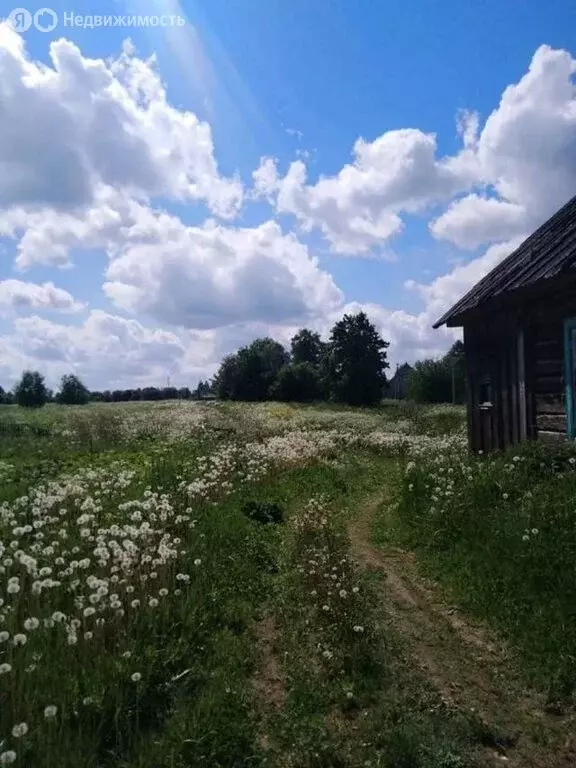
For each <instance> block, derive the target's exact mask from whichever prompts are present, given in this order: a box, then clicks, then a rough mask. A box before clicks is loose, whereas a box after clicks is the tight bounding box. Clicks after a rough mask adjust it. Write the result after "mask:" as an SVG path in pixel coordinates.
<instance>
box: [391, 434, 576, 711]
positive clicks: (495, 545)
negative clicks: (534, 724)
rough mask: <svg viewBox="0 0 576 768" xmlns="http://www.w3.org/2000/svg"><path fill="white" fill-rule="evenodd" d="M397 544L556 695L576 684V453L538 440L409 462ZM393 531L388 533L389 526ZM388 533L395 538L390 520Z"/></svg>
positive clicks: (564, 695)
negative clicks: (494, 451)
mask: <svg viewBox="0 0 576 768" xmlns="http://www.w3.org/2000/svg"><path fill="white" fill-rule="evenodd" d="M400 495H401V500H400V504H399V507H398V510H397V513H396V516H395V521H394V522H395V525H396V539H397V540H400V541H402V542H403V543H405V544H408V545H409V546H411V547H415V548H416V550H417V552H418V554H419V556H420V558H421V559H422V560H423V561H424V562H426V563H427V564H428V566H429V567H430V569H431V570H432V572H433V574H434V576H435V577H436V578H438V579H439V580H440V581H441V582H442V583H444V584H446V585H447V586H449V587H450V590H451V591H452V593H453V594H454V595H455V596H456V597H457V599H458V600H459V602H460V603H461V604H462V605H463V606H464V607H465V608H467V609H468V610H470V611H472V612H474V613H475V614H476V615H478V616H480V617H482V618H483V619H485V620H487V621H488V622H489V623H491V624H492V625H493V626H495V627H497V628H498V629H499V630H500V631H501V632H503V633H504V634H505V635H506V636H507V637H508V638H509V640H510V641H511V643H512V644H514V645H516V646H517V647H518V648H519V649H520V650H521V653H522V655H521V658H522V659H523V662H524V663H523V667H524V672H525V674H526V676H527V677H528V678H530V679H531V680H532V681H535V682H536V683H537V684H538V685H540V686H543V687H545V688H546V689H548V691H549V695H550V697H551V698H552V699H554V700H556V699H558V698H561V699H562V698H564V699H566V698H569V697H570V695H571V694H572V692H573V691H574V689H575V687H576V611H575V610H574V607H575V606H576V570H575V569H574V562H575V557H576V451H575V450H574V448H573V447H572V446H571V445H569V444H566V445H560V446H556V447H551V446H544V445H541V444H534V443H529V444H526V445H524V446H522V447H519V448H516V449H512V450H510V451H508V452H506V453H505V454H500V455H492V456H482V455H480V456H470V455H468V454H467V453H465V452H464V451H461V450H458V451H447V452H440V453H437V454H436V455H424V456H421V457H419V458H416V459H414V460H410V461H408V462H406V463H405V465H404V471H403V476H402V480H401V488H400ZM384 529H385V530H384ZM379 533H380V535H381V536H390V520H389V519H388V520H387V521H385V522H384V521H382V527H381V529H380V532H379Z"/></svg>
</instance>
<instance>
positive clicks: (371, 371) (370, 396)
mask: <svg viewBox="0 0 576 768" xmlns="http://www.w3.org/2000/svg"><path fill="white" fill-rule="evenodd" d="M389 346H390V345H389V343H388V342H387V341H384V339H383V338H382V337H381V336H380V334H379V333H378V331H377V330H376V328H375V326H374V325H373V324H372V323H371V322H370V320H369V319H368V316H367V315H366V314H365V313H364V312H359V313H358V314H356V315H344V317H343V318H342V320H340V321H339V322H337V323H336V324H335V326H334V327H333V328H332V332H331V334H330V342H329V348H328V354H327V357H326V373H327V381H328V386H329V391H330V395H331V397H332V398H333V399H334V400H336V401H339V402H345V403H348V404H349V405H374V404H375V403H378V402H379V401H380V399H381V398H382V390H383V387H384V385H385V384H386V373H385V371H386V368H388V367H389V365H388V362H387V359H386V350H387V349H388V347H389Z"/></svg>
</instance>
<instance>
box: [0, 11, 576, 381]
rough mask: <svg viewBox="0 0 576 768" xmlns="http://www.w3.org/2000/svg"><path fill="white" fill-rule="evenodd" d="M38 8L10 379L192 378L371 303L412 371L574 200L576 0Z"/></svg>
mask: <svg viewBox="0 0 576 768" xmlns="http://www.w3.org/2000/svg"><path fill="white" fill-rule="evenodd" d="M39 8H40V5H37V6H34V5H28V6H27V8H26V9H25V10H27V11H29V19H31V20H32V21H31V23H30V24H29V26H28V28H26V29H25V28H23V27H22V25H21V24H20V21H21V19H22V18H23V17H20V18H19V19H18V20H17V21H15V17H14V16H10V17H9V16H8V14H10V11H11V8H10V7H8V8H7V9H6V10H4V8H3V9H1V10H0V17H1V16H5V17H6V18H7V21H5V22H0V253H1V257H0V266H1V272H0V384H2V385H3V386H4V387H5V388H7V387H10V386H11V385H12V383H13V382H14V380H15V379H16V378H17V377H18V376H19V375H20V373H21V371H22V370H23V369H24V368H29V367H31V368H35V369H38V370H40V371H41V372H43V373H44V374H45V375H46V376H47V379H48V381H49V383H51V384H52V385H53V384H55V383H56V382H57V380H58V378H59V377H60V376H61V375H62V374H63V373H70V372H75V373H77V374H79V375H80V376H81V377H82V378H83V380H84V381H85V382H86V383H87V384H88V386H90V387H91V388H93V389H102V388H118V387H136V386H146V385H156V386H164V385H165V384H166V381H167V378H168V377H170V381H171V383H172V384H173V385H174V386H191V387H192V386H194V385H195V384H196V383H197V382H198V380H199V379H205V378H208V377H210V376H211V375H212V374H213V373H214V371H215V370H216V368H217V367H218V364H219V362H220V360H221V359H222V357H223V356H224V355H226V354H228V353H229V352H232V351H234V350H235V349H237V348H238V347H239V346H242V345H244V344H247V343H248V342H250V341H251V340H252V339H254V338H256V337H258V336H272V337H273V338H275V339H278V340H279V341H281V342H282V343H284V344H286V345H288V343H289V339H290V338H291V336H292V335H293V334H294V332H295V331H296V330H297V329H298V328H300V327H303V326H307V327H309V328H313V329H315V330H318V331H319V332H320V333H322V334H323V335H326V334H327V333H328V331H329V329H330V327H331V326H332V325H333V324H334V322H335V321H336V320H338V319H339V318H340V317H341V316H342V315H343V314H344V313H346V312H356V311H359V310H361V309H362V310H364V311H366V312H367V314H368V315H369V317H370V318H371V319H372V321H373V322H374V324H375V325H376V326H377V327H378V329H379V331H380V333H381V334H382V335H383V336H384V338H385V339H387V340H388V341H389V342H390V348H389V358H390V360H391V363H392V368H393V367H394V366H395V365H396V363H402V362H404V361H409V362H413V361H414V360H416V359H421V358H423V357H435V356H438V355H441V354H442V353H444V352H445V351H446V350H447V349H448V348H449V346H450V345H451V344H452V343H453V341H454V339H455V338H458V335H457V332H456V331H453V330H448V329H440V330H433V329H432V324H433V323H434V321H435V320H437V319H438V318H439V317H440V315H441V314H443V312H444V311H445V310H446V309H448V308H449V306H450V305H451V304H452V303H454V302H455V301H456V300H457V299H458V298H459V297H460V296H461V295H462V294H463V293H464V292H465V291H466V290H467V289H468V288H469V287H471V285H473V284H474V283H475V282H476V281H477V280H478V279H479V278H480V277H482V276H483V275H484V274H485V273H486V272H487V271H488V270H489V269H491V268H492V267H493V266H495V265H496V264H497V263H498V262H499V261H500V260H501V259H502V258H504V257H505V256H506V255H507V254H508V253H510V252H511V250H513V248H514V247H515V246H516V245H517V244H518V243H519V242H521V240H522V239H523V238H524V237H526V236H527V235H528V234H530V233H531V232H532V231H533V230H534V229H535V228H536V227H537V226H538V225H539V224H541V223H542V222H543V221H544V220H545V219H546V218H547V217H548V216H549V215H551V214H552V213H553V212H554V211H555V210H556V209H557V208H558V207H559V206H560V205H562V204H563V203H564V202H566V201H567V200H568V199H569V198H570V197H572V196H573V195H574V194H575V193H576V91H575V86H574V72H575V69H576V59H575V58H574V57H573V54H574V56H576V4H575V3H573V2H572V1H571V0H570V2H569V1H568V0H566V1H564V0H548V2H546V3H542V2H541V0H524V1H523V2H522V3H503V2H502V0H483V1H482V2H470V3H462V2H459V3H457V2H455V1H454V0H444V1H443V2H441V3H439V2H436V1H435V2H432V1H431V0H430V1H428V0H380V1H379V2H376V1H375V0H315V1H314V2H310V0H209V1H208V0H202V1H201V2H200V1H199V0H182V2H179V1H178V0H100V1H99V2H98V3H97V4H96V3H94V4H91V3H90V2H88V3H87V2H84V0H83V2H82V4H80V2H79V0H68V1H67V2H64V1H63V2H60V0H51V9H52V13H48V14H46V13H44V14H43V15H42V17H41V18H39V19H38V25H37V24H36V19H35V17H34V13H35V11H37V10H39ZM96 17H100V19H101V23H98V22H97V21H96V23H94V20H95V19H96ZM106 17H109V18H108V21H107V22H104V19H105V18H106ZM144 17H146V18H144ZM46 19H47V21H48V23H46ZM72 19H74V21H73V22H72V21H71V20H72ZM50 22H52V23H50ZM24 26H27V25H24ZM39 27H41V28H39ZM44 27H50V29H49V31H43V29H44ZM52 27H53V28H52Z"/></svg>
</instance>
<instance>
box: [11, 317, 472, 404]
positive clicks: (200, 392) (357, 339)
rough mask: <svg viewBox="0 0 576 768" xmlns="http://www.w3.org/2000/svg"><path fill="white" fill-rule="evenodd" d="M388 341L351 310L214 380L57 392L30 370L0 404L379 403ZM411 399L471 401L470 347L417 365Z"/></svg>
mask: <svg viewBox="0 0 576 768" xmlns="http://www.w3.org/2000/svg"><path fill="white" fill-rule="evenodd" d="M389 346H390V345H389V342H388V341H385V340H384V339H383V338H382V337H381V335H380V334H379V333H378V331H377V329H376V328H375V326H374V325H373V324H372V323H371V322H370V320H369V318H368V316H367V315H366V314H365V313H364V312H359V313H357V314H351V315H344V317H343V318H342V319H341V320H339V321H338V322H337V323H335V325H334V326H333V328H332V330H331V332H330V335H329V338H328V339H327V340H326V341H324V340H322V338H321V337H320V335H319V334H318V333H316V332H315V331H312V330H310V329H308V328H302V329H301V330H299V331H298V333H296V334H295V336H294V337H293V338H292V340H291V342H290V349H289V350H286V349H285V348H284V347H283V346H282V345H281V344H280V343H279V342H277V341H275V340H274V339H271V338H267V337H266V338H259V339H255V340H254V341H253V342H251V343H250V344H248V345H247V346H245V347H242V348H241V349H239V350H237V351H236V352H235V353H234V354H231V355H228V356H227V357H225V358H224V360H223V361H222V363H221V364H220V368H219V370H218V371H217V373H216V375H215V376H214V378H213V379H212V381H200V382H199V383H198V385H197V386H196V387H195V388H194V389H190V388H189V387H180V388H177V387H170V386H166V387H142V388H137V389H136V388H131V389H115V390H104V391H96V392H95V391H92V392H91V391H89V389H88V388H87V387H86V386H85V385H84V383H83V382H82V381H81V380H80V378H79V377H78V376H77V375H75V374H68V375H66V376H63V377H62V380H61V382H60V388H59V390H58V391H57V392H56V393H54V392H52V391H51V390H50V389H48V387H47V386H46V384H45V380H44V377H43V376H42V374H41V373H39V372H38V371H24V373H23V374H22V377H21V379H20V381H19V382H18V384H17V385H16V386H15V387H14V389H13V390H12V391H4V390H3V389H2V387H0V403H2V404H18V405H21V406H25V407H41V406H42V405H44V404H45V403H47V402H57V403H61V404H63V405H82V404H86V403H88V402H91V401H92V402H134V401H154V400H191V399H196V400H200V399H206V398H211V397H212V398H218V399H220V400H245V401H265V400H279V401H284V402H314V401H330V402H337V403H346V404H348V405H356V406H373V405H376V404H378V403H379V402H381V401H382V399H384V398H386V397H388V396H391V395H392V394H393V392H391V390H390V388H389V382H388V378H387V376H386V371H387V370H388V369H389V363H388V359H387V350H388V348H389ZM402 394H403V396H404V397H406V398H407V399H410V400H414V401H416V402H421V403H425V402H429V403H441V402H457V403H461V402H464V399H465V365H464V346H463V344H462V342H460V341H457V342H456V343H455V344H454V345H453V346H452V348H451V349H450V351H449V352H448V353H447V354H446V355H444V357H442V358H440V359H427V360H422V361H419V362H416V363H415V364H414V366H413V368H412V370H410V371H409V373H408V375H407V378H406V382H405V386H404V391H403V393H402Z"/></svg>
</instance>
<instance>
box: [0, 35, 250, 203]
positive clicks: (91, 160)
mask: <svg viewBox="0 0 576 768" xmlns="http://www.w3.org/2000/svg"><path fill="white" fill-rule="evenodd" d="M50 61H51V65H50V66H46V65H44V64H41V63H39V62H34V61H32V60H31V59H30V58H29V57H28V56H27V54H26V51H25V48H24V42H23V40H22V38H21V37H19V36H18V35H17V34H16V33H15V32H13V31H12V30H11V29H10V27H9V26H8V25H7V24H6V23H0V103H1V104H2V120H1V121H0V177H1V178H2V184H1V185H0V206H1V207H2V208H4V209H10V208H15V209H24V210H27V211H30V212H34V211H37V210H42V209H43V208H48V209H57V210H68V211H69V210H77V209H78V208H85V207H89V206H90V205H91V204H92V203H93V201H94V199H95V190H96V189H97V188H98V186H99V185H105V186H110V187H113V188H114V189H115V190H116V191H123V192H124V193H126V194H130V195H134V196H139V197H143V198H145V199H148V198H151V197H155V196H168V197H173V198H178V199H192V200H201V201H204V202H205V203H206V204H207V205H208V206H209V207H210V208H211V210H212V211H213V212H214V213H216V214H218V215H221V216H224V217H229V216H233V215H234V214H235V213H236V212H237V210H238V207H239V205H240V203H241V200H242V185H241V184H240V182H239V180H238V179H236V178H232V179H230V178H224V177H222V176H221V175H220V173H219V171H218V166H217V163H216V160H215V157H214V146H213V142H212V134H211V129H210V126H209V125H208V124H207V123H204V122H201V121H200V120H199V119H198V118H197V117H196V115H194V114H193V113H191V112H186V111H183V110H178V109H176V108H174V107H172V106H171V105H169V104H168V102H167V101H166V93H165V90H164V86H163V84H162V82H161V80H160V78H159V76H158V74H157V73H156V71H155V61H154V59H153V58H152V59H149V60H147V61H143V60H141V59H139V58H137V56H136V55H135V54H134V52H133V49H132V48H130V47H128V48H126V47H125V49H124V52H123V53H122V54H121V55H120V56H119V57H118V58H117V59H115V60H107V61H104V60H103V59H89V58H86V57H84V56H82V53H81V52H80V50H79V49H78V48H77V47H76V46H75V45H74V44H73V43H71V42H69V41H67V40H64V39H60V40H56V41H55V42H53V43H52V44H51V45H50Z"/></svg>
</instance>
